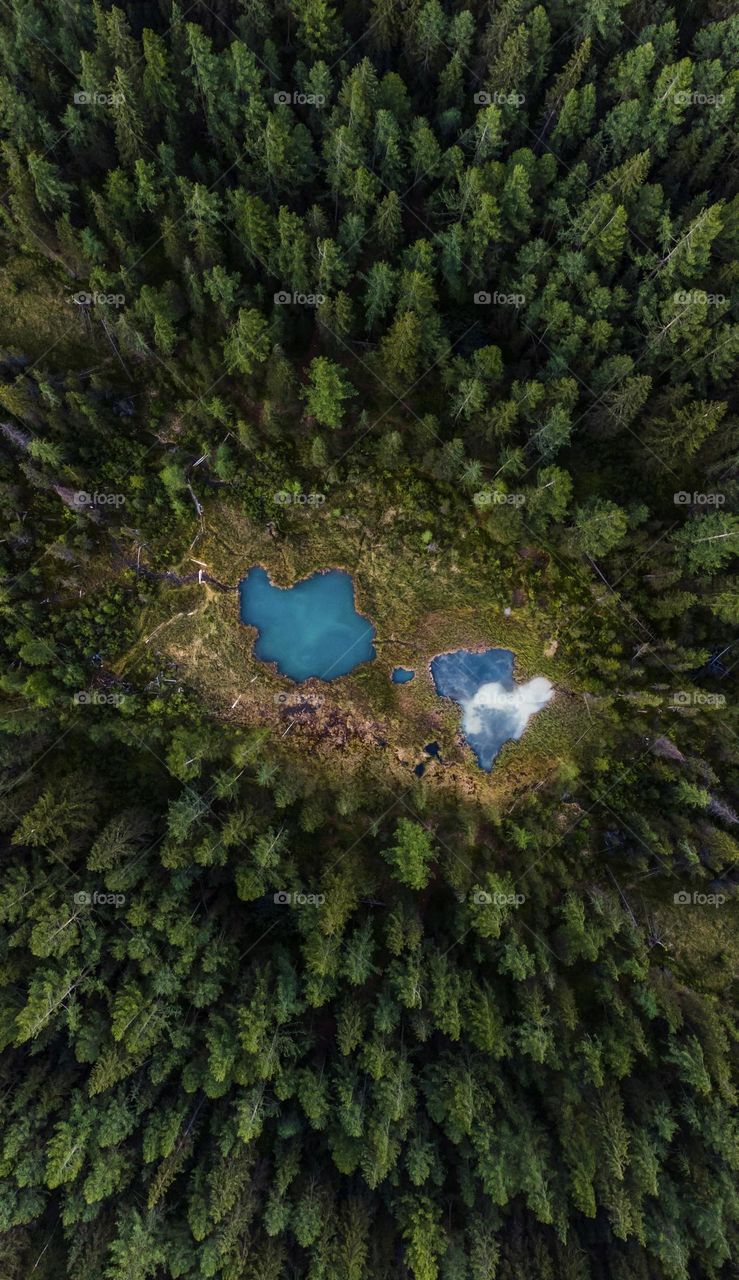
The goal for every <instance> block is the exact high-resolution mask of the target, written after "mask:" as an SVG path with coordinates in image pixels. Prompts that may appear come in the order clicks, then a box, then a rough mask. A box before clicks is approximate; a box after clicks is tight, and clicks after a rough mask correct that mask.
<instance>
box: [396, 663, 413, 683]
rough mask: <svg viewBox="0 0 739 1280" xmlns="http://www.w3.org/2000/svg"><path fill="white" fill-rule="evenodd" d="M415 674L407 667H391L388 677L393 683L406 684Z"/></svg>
mask: <svg viewBox="0 0 739 1280" xmlns="http://www.w3.org/2000/svg"><path fill="white" fill-rule="evenodd" d="M415 674H416V673H415V671H411V670H410V668H409V667H393V670H392V673H391V675H390V679H391V680H392V682H393V684H407V683H408V681H409V680H412V679H413V677H414V675H415Z"/></svg>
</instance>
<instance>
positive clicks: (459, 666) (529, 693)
mask: <svg viewBox="0 0 739 1280" xmlns="http://www.w3.org/2000/svg"><path fill="white" fill-rule="evenodd" d="M514 656H515V655H514V654H513V653H512V652H511V650H510V649H485V650H484V652H482V653H473V652H472V651H471V650H469V649H457V650H456V651H455V652H454V653H441V654H439V656H438V657H437V658H433V659H432V661H431V675H432V677H433V681H434V685H435V687H436V692H437V693H438V694H439V695H440V696H441V697H442V698H452V699H453V700H454V701H455V702H456V703H458V705H459V706H460V707H461V708H462V735H463V737H464V739H465V741H466V742H467V743H468V744H469V745H470V747H471V748H472V750H473V751H474V753H475V756H476V757H477V763H478V764H479V766H480V768H481V769H484V770H485V771H486V773H489V772H490V770H491V769H492V767H493V760H494V759H495V757H496V756H497V754H498V752H499V751H500V749H501V747H502V746H503V743H504V742H509V741H511V740H512V739H513V740H514V741H515V740H517V739H518V738H520V737H521V735H522V734H523V731H524V729H525V728H526V725H527V724H528V722H529V720H530V718H531V716H532V715H534V714H535V713H536V712H537V711H540V710H541V708H542V707H544V706H546V704H547V702H549V700H550V699H551V697H552V694H553V692H554V690H553V688H552V685H551V683H550V682H549V680H547V679H545V677H544V676H536V677H535V678H534V679H533V680H529V681H528V682H527V683H526V684H516V682H515V680H514V679H513V663H514Z"/></svg>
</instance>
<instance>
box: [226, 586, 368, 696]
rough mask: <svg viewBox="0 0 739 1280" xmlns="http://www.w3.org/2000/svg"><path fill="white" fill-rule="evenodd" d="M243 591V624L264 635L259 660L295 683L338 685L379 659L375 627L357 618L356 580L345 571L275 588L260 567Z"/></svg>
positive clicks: (260, 637)
mask: <svg viewBox="0 0 739 1280" xmlns="http://www.w3.org/2000/svg"><path fill="white" fill-rule="evenodd" d="M239 590H240V593H241V621H242V622H245V623H247V624H248V625H249V626H251V627H256V628H257V631H258V632H259V635H258V637H257V639H256V641H255V643H254V656H255V657H256V658H259V659H260V661H262V662H274V664H275V666H276V667H277V670H278V671H279V672H280V674H281V675H283V676H288V677H289V678H290V679H291V680H295V681H296V682H298V683H301V682H302V681H303V680H310V679H316V680H336V679H337V678H338V677H339V676H345V675H348V674H349V672H350V671H353V670H354V668H355V667H358V666H360V665H361V664H362V663H363V662H371V661H372V659H373V658H374V657H375V649H374V645H373V640H374V638H375V628H374V627H373V625H372V623H371V622H370V621H369V619H368V618H365V617H363V616H362V614H360V613H357V610H356V608H355V605H354V585H353V583H352V579H351V577H350V575H349V574H348V573H345V572H344V571H343V570H342V569H330V570H327V571H326V572H324V573H314V574H312V575H311V576H310V577H309V578H303V579H302V581H300V582H296V583H295V585H294V586H292V587H276V586H274V584H273V583H272V582H270V580H269V575H268V573H267V571H266V570H265V569H262V568H261V566H259V565H255V566H254V568H253V569H250V570H249V572H248V573H247V575H246V577H245V578H243V579H242V581H241V583H240V584H239Z"/></svg>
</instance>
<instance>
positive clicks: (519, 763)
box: [121, 492, 588, 806]
mask: <svg viewBox="0 0 739 1280" xmlns="http://www.w3.org/2000/svg"><path fill="white" fill-rule="evenodd" d="M358 496H361V504H357V506H355V509H353V510H345V509H337V508H331V507H330V506H329V505H328V504H327V505H326V506H325V507H323V508H316V507H313V508H298V509H295V510H292V509H291V510H290V511H288V512H286V513H283V514H281V516H280V520H279V536H278V537H276V538H275V537H273V536H271V535H270V533H269V532H268V530H267V529H266V527H264V526H262V525H260V524H257V523H256V522H255V521H253V520H252V519H250V518H249V517H247V516H246V515H244V514H243V513H241V512H239V511H238V510H236V509H235V508H234V507H233V506H232V505H229V504H228V503H227V502H225V501H218V502H215V503H213V504H211V505H210V506H209V508H208V517H207V525H206V528H205V531H204V533H203V536H202V537H200V538H199V539H198V540H197V542H196V544H195V546H194V547H193V548H192V550H191V551H190V552H189V554H188V556H187V557H186V558H185V559H183V560H182V561H181V563H180V564H179V565H178V566H172V565H171V564H170V565H167V567H168V568H174V567H176V568H177V569H178V570H179V571H180V572H181V573H183V574H184V573H186V572H192V571H193V570H194V569H197V567H198V565H200V564H204V565H206V566H207V569H208V571H209V572H210V573H211V574H212V575H213V576H214V577H215V578H217V579H218V580H219V581H221V582H225V583H228V584H232V585H235V584H236V583H238V581H239V580H240V579H241V578H242V577H243V576H244V574H245V573H246V571H247V570H248V569H249V568H250V567H251V566H252V565H253V564H255V563H259V564H262V565H264V567H265V568H266V569H267V570H268V571H269V573H270V575H271V577H272V579H273V580H274V581H275V582H276V583H277V584H279V585H280V586H289V585H291V584H292V583H294V582H295V581H296V580H298V579H300V578H302V577H305V576H306V575H308V574H310V573H313V572H315V571H316V570H317V569H325V568H327V567H340V568H343V569H346V570H348V571H349V572H350V573H351V574H352V575H353V578H354V584H355V601H356V606H357V608H358V609H359V610H360V611H361V612H362V613H364V614H366V615H368V616H369V617H370V618H371V619H372V621H373V622H374V624H375V627H376V631H377V635H376V642H375V643H376V652H377V658H376V660H375V661H374V662H373V663H371V664H366V665H364V666H362V667H359V668H358V669H357V670H356V671H354V672H352V673H351V674H350V675H348V676H346V677H343V678H341V679H340V680H338V681H336V682H335V683H331V684H326V683H323V682H321V681H317V680H313V681H308V682H306V683H305V684H302V685H300V686H296V685H295V684H293V682H292V681H290V680H288V679H286V678H284V677H282V676H280V675H279V674H277V673H276V672H275V671H274V670H273V669H271V668H270V667H268V666H266V665H265V664H264V663H261V662H258V661H257V660H256V659H255V658H254V657H253V655H252V644H253V640H254V638H255V632H254V631H253V630H252V629H251V628H248V627H245V626H244V625H243V624H242V623H241V622H240V621H239V617H238V595H237V593H236V592H235V591H234V592H229V593H222V592H218V591H216V590H214V589H213V588H211V587H210V586H208V584H207V583H204V584H194V585H188V586H186V587H175V588H172V587H168V586H164V585H163V586H162V587H161V589H160V590H159V591H158V593H157V599H156V603H155V604H154V605H152V606H151V607H150V608H149V609H148V610H147V611H146V613H145V615H144V617H143V619H142V626H141V633H140V636H139V639H138V641H137V643H136V645H135V646H134V648H133V649H132V650H131V652H130V653H129V654H128V656H127V658H126V660H125V662H124V663H123V664H121V670H125V669H128V670H131V669H132V668H133V667H135V665H136V663H137V661H138V659H139V658H140V657H141V655H142V653H143V652H144V651H147V652H149V653H151V654H155V655H159V657H160V659H161V660H167V659H168V660H173V661H174V662H176V664H177V667H178V670H179V672H180V674H181V676H182V678H183V680H184V681H185V682H186V683H187V684H189V685H191V686H192V687H194V688H195V689H196V690H197V692H198V694H199V696H200V697H201V698H202V700H203V702H204V704H205V706H206V707H207V708H208V710H209V712H210V713H211V714H212V715H213V716H215V717H217V718H219V719H222V720H229V721H232V722H235V723H239V724H244V725H250V726H251V725H266V726H269V727H271V728H272V729H273V734H272V740H273V742H274V743H275V744H277V746H278V748H279V750H280V751H281V752H282V751H284V752H286V753H287V754H288V755H289V756H291V757H292V758H293V759H295V757H298V758H300V757H301V756H303V757H304V756H305V755H306V754H309V755H310V758H311V765H312V767H315V764H316V761H317V760H319V759H320V760H321V762H322V767H323V768H324V769H326V770H328V771H329V772H330V773H331V774H335V773H336V772H339V773H344V774H346V772H347V771H348V772H350V773H354V772H355V771H367V770H369V771H371V772H381V773H383V774H384V775H386V776H387V775H392V776H394V777H395V778H396V779H397V782H398V785H400V786H407V785H408V783H409V779H411V780H412V779H413V773H412V770H413V767H414V765H415V764H416V763H418V762H419V761H420V760H421V759H425V757H424V755H423V746H424V744H425V743H427V742H429V741H430V740H432V739H436V740H438V741H439V743H440V746H441V751H442V756H443V763H442V764H440V763H438V762H431V763H429V765H428V768H427V770H426V773H425V776H424V778H423V786H424V787H431V788H434V789H439V790H449V791H454V792H457V793H458V792H459V791H462V792H464V793H465V794H466V795H467V796H468V797H469V798H470V799H472V798H475V799H477V800H478V801H480V802H481V803H483V804H485V803H491V802H492V803H493V804H495V805H496V806H497V805H498V804H500V803H502V802H504V800H505V797H506V796H507V795H508V794H510V792H511V791H512V790H517V789H518V788H519V787H522V786H533V785H536V783H538V782H540V781H541V779H542V778H545V777H548V776H550V775H551V774H552V773H553V772H555V771H557V770H559V769H560V768H562V767H563V766H564V767H566V766H567V764H568V762H569V761H572V760H574V761H575V763H576V757H577V748H576V743H577V740H578V739H579V738H580V737H581V736H582V735H583V733H584V732H586V730H587V724H588V717H587V713H586V709H585V706H584V702H583V699H582V698H581V696H580V694H579V689H580V688H581V687H582V686H581V684H580V683H579V682H578V676H577V670H575V671H574V673H573V668H576V667H577V657H578V655H577V654H575V655H574V657H573V655H572V654H568V653H567V652H566V649H565V647H564V646H563V645H560V644H557V643H555V641H556V638H557V632H558V625H557V616H556V613H555V614H552V613H550V612H549V611H548V609H547V606H546V603H542V598H543V600H544V601H546V599H547V586H548V584H547V581H546V578H545V576H543V574H542V569H541V567H536V566H535V564H534V562H533V561H532V560H531V559H527V558H525V557H522V556H518V557H517V556H516V554H515V553H510V551H509V553H508V555H509V559H508V562H507V563H504V562H503V559H502V556H501V553H500V549H499V548H497V547H494V546H491V544H490V540H489V539H488V538H487V537H486V534H485V532H484V530H483V528H482V526H481V525H480V524H479V523H478V522H476V521H475V519H474V518H473V519H472V520H471V521H469V522H468V524H467V525H466V527H463V528H462V532H461V535H460V536H459V537H458V538H457V540H456V541H455V542H453V543H448V544H447V543H444V542H443V541H441V540H439V541H438V542H435V545H434V543H432V549H431V550H428V549H427V548H426V546H425V545H424V542H423V541H422V538H421V536H420V532H422V530H419V525H418V518H417V517H411V516H409V515H408V514H407V513H406V512H405V511H404V510H403V509H402V508H393V507H392V506H390V507H389V506H387V505H383V504H382V503H380V502H378V500H377V497H376V495H375V494H374V493H373V492H369V493H367V494H362V495H358ZM421 519H423V515H422V517H421ZM506 608H510V610H511V612H510V615H509V616H506V615H505V612H504V610H505V609H506ZM492 646H501V647H504V648H510V649H512V650H513V651H514V652H515V653H516V655H517V658H516V669H515V673H516V677H517V678H518V679H519V680H526V679H530V678H531V677H532V676H535V675H545V676H548V677H549V679H551V680H552V682H553V684H554V685H555V689H556V696H555V698H554V700H553V701H552V703H551V704H550V705H549V706H547V707H546V708H544V710H543V711H541V712H540V713H539V714H538V715H537V716H535V717H534V718H533V719H532V722H531V724H530V726H529V728H528V729H527V732H526V734H525V736H524V738H523V739H522V740H521V742H519V743H511V744H508V745H507V746H506V747H504V748H503V751H502V753H501V756H500V758H499V760H498V762H497V764H496V766H495V768H494V770H493V772H492V774H490V775H487V774H485V773H483V772H482V771H481V770H480V769H479V768H478V767H477V765H476V762H475V760H474V757H473V755H472V752H471V751H470V750H469V748H468V747H467V746H466V745H465V744H464V743H463V741H462V739H461V737H460V734H459V724H460V712H459V709H458V708H457V707H456V705H455V704H453V703H452V702H450V701H448V700H446V699H440V698H439V697H438V696H437V694H436V692H435V689H434V686H433V682H432V679H431V674H430V670H429V663H430V661H431V659H432V658H433V657H434V656H435V655H436V654H438V653H440V652H442V651H445V650H448V649H454V648H459V647H466V648H487V647H492ZM397 665H404V666H410V667H412V668H413V669H414V670H415V671H416V677H415V679H414V680H413V681H411V682H410V683H408V684H406V685H394V684H392V682H391V680H390V673H391V671H392V669H393V667H395V666H397ZM573 753H574V755H573Z"/></svg>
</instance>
